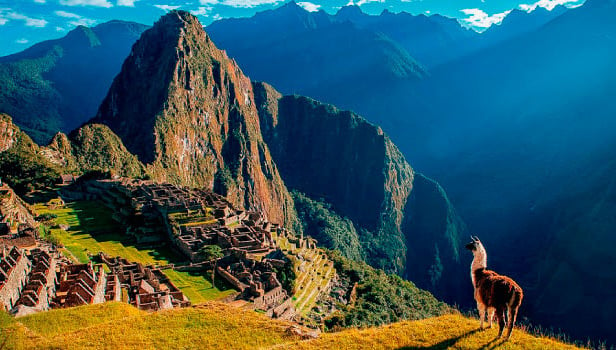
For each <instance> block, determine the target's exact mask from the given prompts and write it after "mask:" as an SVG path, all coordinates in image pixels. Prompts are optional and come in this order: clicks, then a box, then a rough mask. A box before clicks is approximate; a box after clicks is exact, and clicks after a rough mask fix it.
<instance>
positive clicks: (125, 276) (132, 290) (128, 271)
mask: <svg viewBox="0 0 616 350" xmlns="http://www.w3.org/2000/svg"><path fill="white" fill-rule="evenodd" d="M99 257H100V258H101V260H102V261H103V262H104V263H105V264H106V265H107V266H109V268H110V269H111V273H110V275H109V276H113V278H117V281H118V283H117V284H116V285H118V286H121V287H123V288H125V289H127V291H128V298H129V300H128V302H129V303H130V304H132V305H134V306H136V307H137V308H139V309H140V310H150V311H154V310H163V309H170V308H173V307H183V306H189V305H190V302H189V301H188V298H186V297H185V296H184V294H183V293H182V291H180V290H179V288H177V287H176V286H175V285H174V284H173V283H172V282H171V281H170V280H169V279H168V278H167V276H165V274H164V273H162V271H160V270H159V269H154V268H150V267H145V266H143V265H141V264H139V263H132V262H129V261H127V260H126V259H122V258H118V257H116V258H110V257H108V256H106V255H104V254H100V255H99Z"/></svg>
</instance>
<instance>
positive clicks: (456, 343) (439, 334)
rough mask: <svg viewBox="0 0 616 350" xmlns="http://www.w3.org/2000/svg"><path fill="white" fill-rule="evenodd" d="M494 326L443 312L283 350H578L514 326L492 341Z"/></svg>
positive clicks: (328, 335)
mask: <svg viewBox="0 0 616 350" xmlns="http://www.w3.org/2000/svg"><path fill="white" fill-rule="evenodd" d="M496 328H497V327H494V328H493V329H489V330H484V331H479V322H478V321H477V320H474V319H469V318H466V317H464V316H461V315H446V316H440V317H433V318H429V319H425V320H420V321H405V322H399V323H394V324H391V325H388V326H383V327H376V328H368V329H363V330H358V329H350V330H345V331H342V332H338V333H328V334H323V335H321V337H320V338H318V339H315V340H311V341H303V342H296V343H294V344H288V345H286V346H284V347H283V348H284V349H335V350H343V349H459V350H466V349H468V350H471V349H472V350H477V349H503V350H505V349H511V350H513V349H520V350H522V349H524V350H534V349H536V350H544V349H578V348H577V347H575V346H571V345H566V344H563V343H560V342H557V341H555V340H552V339H548V338H539V337H535V336H532V335H529V334H527V333H525V332H523V331H521V330H519V329H514V331H513V336H512V338H511V339H510V340H509V341H508V342H504V341H502V340H499V341H494V339H495V337H496V335H497V333H498V332H497V329H496Z"/></svg>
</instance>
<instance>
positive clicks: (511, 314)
mask: <svg viewBox="0 0 616 350" xmlns="http://www.w3.org/2000/svg"><path fill="white" fill-rule="evenodd" d="M471 239H472V240H473V241H472V242H471V243H469V244H467V245H466V246H465V247H466V249H468V250H470V251H471V252H472V253H473V262H472V264H471V280H472V281H473V287H474V288H475V300H476V301H477V309H478V310H479V320H480V327H481V328H482V329H483V319H484V317H485V315H486V311H487V312H488V319H489V320H490V328H492V319H493V317H494V315H496V318H497V319H498V326H499V331H498V338H500V337H501V336H502V335H503V330H504V328H505V311H507V314H508V319H507V321H508V322H507V323H508V324H507V328H508V329H507V333H508V334H507V339H509V338H510V337H511V332H512V331H513V325H514V323H515V320H516V317H517V314H518V309H519V308H520V304H522V298H523V296H524V293H523V292H522V288H520V286H519V285H518V284H517V283H515V281H513V280H512V279H511V278H509V277H506V276H501V275H499V274H497V273H496V272H494V271H491V270H488V269H487V259H488V256H487V254H486V249H485V248H484V247H483V244H481V242H480V241H479V238H477V237H471Z"/></svg>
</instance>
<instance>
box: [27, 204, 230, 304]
mask: <svg viewBox="0 0 616 350" xmlns="http://www.w3.org/2000/svg"><path fill="white" fill-rule="evenodd" d="M34 210H35V211H36V214H37V215H41V214H53V215H57V218H55V219H53V221H54V222H55V224H57V225H58V226H59V227H57V228H52V229H51V230H50V234H51V235H52V236H54V237H56V239H58V240H59V241H60V242H61V243H62V244H63V245H64V247H65V251H64V253H65V255H66V256H67V257H69V258H71V259H72V260H74V261H75V262H81V263H85V262H88V261H89V260H90V258H89V256H88V254H91V255H96V254H98V253H99V252H104V253H105V254H107V255H109V256H120V257H123V258H125V259H127V260H129V261H134V262H139V263H141V264H144V265H159V266H162V265H167V264H169V263H179V262H182V258H181V257H180V256H179V255H178V254H176V253H174V252H173V251H171V250H170V249H168V248H165V247H156V248H146V247H143V246H139V245H136V244H135V243H134V242H132V241H131V240H130V237H128V236H127V235H125V234H124V228H123V227H121V226H120V225H119V224H118V223H117V222H116V221H114V220H113V219H112V214H113V212H112V211H111V210H110V209H108V208H107V207H105V206H104V205H103V204H102V203H100V202H96V201H81V202H72V203H67V204H65V205H57V204H52V205H48V204H37V205H35V206H34ZM62 227H64V228H66V230H64V229H63V228H62ZM163 272H164V273H165V274H166V275H167V277H169V279H170V280H171V281H172V282H173V283H174V284H175V285H176V286H177V287H178V288H180V289H181V290H182V292H183V293H184V294H185V295H186V296H187V297H188V298H189V299H190V301H191V302H192V303H193V304H200V303H203V302H205V301H208V300H215V299H220V298H224V297H226V296H228V295H230V294H232V293H234V290H232V289H230V288H228V287H227V286H223V285H219V284H218V283H216V287H217V288H213V287H212V284H211V282H210V281H209V280H207V279H206V276H207V275H209V274H207V273H204V274H199V273H192V272H180V271H174V270H164V271H163Z"/></svg>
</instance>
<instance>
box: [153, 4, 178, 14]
mask: <svg viewBox="0 0 616 350" xmlns="http://www.w3.org/2000/svg"><path fill="white" fill-rule="evenodd" d="M154 7H158V8H159V9H161V10H163V11H165V12H169V11H173V10H177V9H179V8H180V7H179V6H171V5H154Z"/></svg>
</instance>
